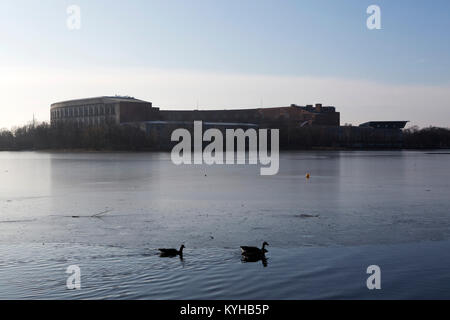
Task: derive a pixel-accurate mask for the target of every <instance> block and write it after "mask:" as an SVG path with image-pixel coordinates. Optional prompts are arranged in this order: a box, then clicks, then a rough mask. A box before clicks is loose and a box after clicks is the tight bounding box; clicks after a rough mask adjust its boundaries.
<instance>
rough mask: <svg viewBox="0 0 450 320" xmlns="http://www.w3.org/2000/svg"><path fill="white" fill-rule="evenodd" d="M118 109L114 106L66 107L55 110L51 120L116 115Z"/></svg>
mask: <svg viewBox="0 0 450 320" xmlns="http://www.w3.org/2000/svg"><path fill="white" fill-rule="evenodd" d="M115 114H116V109H115V108H114V105H113V104H107V105H103V104H100V105H90V106H82V107H65V108H58V109H54V110H52V112H51V115H50V117H51V119H52V120H53V119H63V118H76V117H88V116H103V115H115Z"/></svg>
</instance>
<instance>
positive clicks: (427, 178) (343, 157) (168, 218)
mask: <svg viewBox="0 0 450 320" xmlns="http://www.w3.org/2000/svg"><path fill="white" fill-rule="evenodd" d="M448 159H449V158H448V155H447V154H429V153H428V152H427V153H423V152H402V151H395V152H387V151H383V152H292V153H283V154H281V158H280V173H279V174H278V175H276V176H264V177H262V176H260V175H259V167H258V166H242V165H234V166H213V167H209V166H181V167H177V166H174V165H173V164H172V163H171V161H170V154H166V153H136V154H133V153H122V154H120V153H98V154H95V153H93V154H91V153H79V154H70V153H33V152H24V153H11V152H3V153H0V251H1V252H0V256H1V259H0V298H121V299H124V298H135V299H143V298H152V299H166V298H171V299H185V298H192V299H196V298H199V299H240V298H243V299H271V298H272V299H277V298H281V299H296V298H369V299H370V298H395V297H405V298H431V297H435V298H449V289H448V286H447V285H446V284H448V283H449V281H448V280H449V271H448V270H447V268H445V266H446V265H448V262H449V261H447V260H446V259H447V255H445V254H443V253H445V252H447V251H448V249H449V244H448V240H449V239H450V219H449V210H448V209H449V208H450V198H449V197H448V193H449V192H448V191H449V190H450V162H449V161H448ZM306 173H310V174H311V176H310V179H306V178H305V174H306ZM264 240H267V241H268V242H270V244H271V245H272V246H273V247H271V249H270V252H269V253H268V254H267V259H266V261H263V260H262V259H260V260H258V261H255V262H252V261H243V260H242V257H241V254H240V252H239V249H238V248H239V246H240V245H242V244H249V245H258V244H261V243H262V242H263V241H264ZM180 243H186V246H187V247H189V250H187V251H186V252H185V254H184V255H183V259H182V260H180V259H179V257H177V258H172V259H170V258H167V259H166V258H161V257H159V256H158V252H157V251H156V250H154V249H150V248H160V247H166V246H169V247H172V246H177V245H179V244H180ZM236 248H237V250H236ZM243 262H244V263H243ZM70 264H77V265H79V266H80V267H81V269H82V275H83V280H82V281H83V285H82V290H81V291H79V292H68V291H66V290H65V281H66V279H67V278H66V276H67V275H66V274H65V269H66V267H67V266H68V265H70ZM371 264H377V265H379V266H380V267H381V269H382V271H383V270H385V271H383V279H384V280H383V289H382V290H381V292H368V291H367V289H366V288H365V281H366V278H367V275H366V273H365V272H366V268H367V266H369V265H371ZM408 279H409V280H408Z"/></svg>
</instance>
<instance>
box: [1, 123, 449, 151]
mask: <svg viewBox="0 0 450 320" xmlns="http://www.w3.org/2000/svg"><path fill="white" fill-rule="evenodd" d="M171 129H174V128H171V127H170V126H169V127H164V128H163V129H161V130H152V131H150V134H148V135H147V134H146V133H145V131H143V130H141V129H140V128H139V127H136V126H120V125H105V126H101V127H86V128H78V127H76V126H74V125H73V124H70V123H66V124H59V125H57V126H51V125H49V124H47V123H41V124H38V125H27V126H23V127H20V128H16V129H14V130H11V131H10V130H1V131H0V150H111V151H121V150H123V151H128V150H130V151H149V150H165V151H169V150H171V147H172V146H173V145H174V143H173V142H171V141H170V135H171V132H172V130H171ZM280 148H281V149H285V150H300V149H316V148H329V149H339V148H362V149H368V148H406V149H424V148H430V149H431V148H436V149H439V148H450V129H448V128H436V127H429V128H423V129H419V128H418V127H412V128H409V129H406V130H403V131H398V130H389V129H376V130H374V129H370V128H360V127H351V126H349V127H302V128H298V127H286V128H282V129H281V130H280Z"/></svg>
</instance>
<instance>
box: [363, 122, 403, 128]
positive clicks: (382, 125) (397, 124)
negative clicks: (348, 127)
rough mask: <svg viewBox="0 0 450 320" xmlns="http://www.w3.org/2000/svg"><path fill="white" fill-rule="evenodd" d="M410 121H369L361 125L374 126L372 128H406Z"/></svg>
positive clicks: (364, 126)
mask: <svg viewBox="0 0 450 320" xmlns="http://www.w3.org/2000/svg"><path fill="white" fill-rule="evenodd" d="M408 122H409V121H369V122H366V123H363V124H360V125H359V126H360V127H362V128H372V129H396V130H401V129H404V128H405V126H406V124H407V123H408Z"/></svg>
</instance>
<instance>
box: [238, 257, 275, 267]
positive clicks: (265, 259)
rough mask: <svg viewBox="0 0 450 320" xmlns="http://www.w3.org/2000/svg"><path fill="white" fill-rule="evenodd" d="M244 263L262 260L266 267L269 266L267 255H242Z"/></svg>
mask: <svg viewBox="0 0 450 320" xmlns="http://www.w3.org/2000/svg"><path fill="white" fill-rule="evenodd" d="M241 261H242V263H249V262H250V263H251V262H258V261H261V263H262V265H263V266H264V268H266V267H267V264H268V263H267V258H266V256H265V255H242V258H241Z"/></svg>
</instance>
